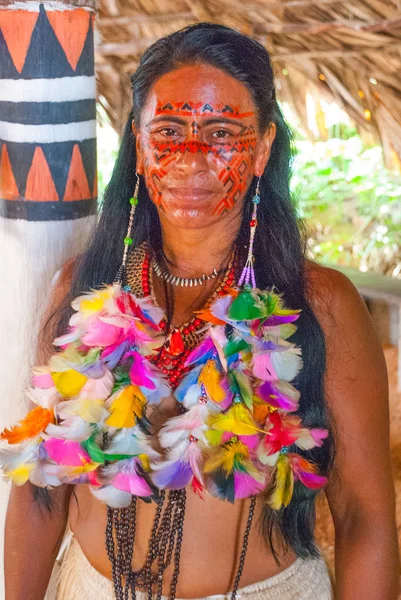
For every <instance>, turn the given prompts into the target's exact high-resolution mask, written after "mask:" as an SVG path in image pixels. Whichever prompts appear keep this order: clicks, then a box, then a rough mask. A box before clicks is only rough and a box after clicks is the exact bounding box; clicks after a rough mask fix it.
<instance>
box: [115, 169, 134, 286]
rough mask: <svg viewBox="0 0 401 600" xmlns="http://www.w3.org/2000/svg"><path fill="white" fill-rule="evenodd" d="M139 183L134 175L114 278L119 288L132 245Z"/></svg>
mask: <svg viewBox="0 0 401 600" xmlns="http://www.w3.org/2000/svg"><path fill="white" fill-rule="evenodd" d="M139 183H140V179H139V175H138V173H136V183H135V190H134V195H133V196H132V197H131V198H130V199H129V202H130V204H131V210H130V213H129V222H128V229H127V234H126V236H125V238H124V252H123V261H122V263H121V265H120V266H119V268H118V271H117V274H116V276H115V279H114V284H115V285H120V286H121V285H124V283H125V264H126V262H127V255H128V248H129V247H130V246H131V244H132V237H131V230H132V223H133V222H134V215H135V210H136V207H137V204H138V194H139Z"/></svg>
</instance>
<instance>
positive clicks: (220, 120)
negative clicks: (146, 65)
mask: <svg viewBox="0 0 401 600" xmlns="http://www.w3.org/2000/svg"><path fill="white" fill-rule="evenodd" d="M134 131H135V130H134ZM135 134H136V137H137V155H138V162H137V172H138V173H140V174H143V175H144V177H145V181H146V186H147V189H148V192H149V196H150V198H151V200H152V201H153V202H154V203H155V205H156V207H157V208H158V211H159V215H160V217H161V219H162V220H167V221H168V222H169V223H171V224H173V225H176V226H177V227H184V228H201V227H207V226H208V225H211V224H213V223H216V222H218V221H224V220H226V219H227V218H231V217H232V216H236V215H239V214H240V213H241V211H242V207H243V203H244V198H245V195H246V192H247V190H248V187H249V185H250V184H251V181H252V179H253V176H254V175H256V176H259V175H261V174H262V173H263V171H264V168H265V166H266V163H267V161H268V159H269V155H270V148H271V144H272V142H273V140H274V135H275V126H274V124H271V126H270V128H269V129H268V131H267V132H266V133H265V134H264V135H261V134H260V133H259V132H258V116H257V112H256V107H255V105H254V103H253V100H252V97H251V95H250V93H249V91H248V89H247V88H246V87H245V86H244V85H243V84H241V83H240V82H239V81H237V80H236V79H234V78H233V77H231V76H230V75H227V74H226V73H224V72H223V71H220V70H219V69H216V68H215V67H211V66H208V65H199V66H185V67H181V68H179V69H176V70H175V71H171V72H170V73H167V74H166V75H163V76H162V77H160V79H158V80H157V82H156V83H155V85H154V86H153V87H152V88H151V90H150V92H149V96H148V98H147V101H146V104H145V106H144V108H143V110H142V113H141V122H140V126H139V129H138V130H136V131H135Z"/></svg>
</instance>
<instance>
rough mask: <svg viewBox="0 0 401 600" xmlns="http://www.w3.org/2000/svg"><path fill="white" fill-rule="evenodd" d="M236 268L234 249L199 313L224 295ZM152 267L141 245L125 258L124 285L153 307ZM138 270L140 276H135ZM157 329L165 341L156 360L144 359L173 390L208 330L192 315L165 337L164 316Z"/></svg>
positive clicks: (151, 358)
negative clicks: (149, 301) (219, 280)
mask: <svg viewBox="0 0 401 600" xmlns="http://www.w3.org/2000/svg"><path fill="white" fill-rule="evenodd" d="M236 266H237V263H236V257H235V249H234V250H233V252H232V255H231V258H230V261H229V264H228V266H227V269H226V270H225V273H224V277H223V279H222V281H221V282H220V284H219V285H218V287H217V289H216V290H215V291H214V292H213V293H212V294H211V295H210V297H209V298H208V299H207V300H206V302H205V304H204V306H203V308H202V310H207V309H208V308H209V307H210V306H211V304H212V303H213V302H214V300H216V298H218V297H221V296H225V295H226V293H227V290H228V289H229V288H230V287H231V286H232V284H233V282H234V279H235V269H236ZM153 267H154V265H153V264H152V253H151V252H150V250H149V248H148V245H147V244H146V243H143V244H142V245H141V246H139V247H138V248H134V249H133V250H132V251H131V253H130V254H129V256H128V261H127V283H128V285H129V287H130V288H131V290H132V291H133V293H135V295H136V296H137V297H139V298H146V297H150V298H151V299H152V301H153V304H155V305H156V306H157V301H156V298H155V294H154V280H153V277H154V268H153ZM139 269H140V275H139V272H138V271H139ZM159 327H160V329H161V330H162V331H163V332H164V333H166V334H167V337H166V340H165V342H164V344H163V346H162V348H161V349H160V352H159V353H158V354H157V355H156V356H151V355H148V356H146V358H147V359H148V360H150V361H151V362H152V363H153V364H154V365H156V366H157V367H158V368H159V369H161V371H162V373H163V375H165V376H166V377H167V379H168V381H169V383H170V386H171V388H172V389H175V388H176V387H177V386H178V384H179V383H180V381H181V379H182V378H183V376H184V375H185V374H186V373H187V372H188V371H189V370H190V367H188V366H185V361H186V359H187V358H188V356H189V355H190V353H191V352H192V350H193V349H194V348H196V346H197V345H198V344H199V343H200V341H201V340H202V338H203V337H204V335H205V332H206V330H207V329H208V326H206V327H205V322H204V321H202V320H201V319H199V318H198V317H197V316H196V314H194V315H193V316H192V317H191V318H190V319H189V320H187V321H186V322H185V323H183V324H182V325H180V326H178V327H173V328H172V329H171V330H170V331H169V332H168V333H167V318H166V316H165V315H164V316H163V318H162V320H161V321H160V323H159Z"/></svg>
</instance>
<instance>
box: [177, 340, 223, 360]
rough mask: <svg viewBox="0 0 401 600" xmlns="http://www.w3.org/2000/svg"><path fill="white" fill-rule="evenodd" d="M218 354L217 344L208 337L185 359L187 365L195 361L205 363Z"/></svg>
mask: <svg viewBox="0 0 401 600" xmlns="http://www.w3.org/2000/svg"><path fill="white" fill-rule="evenodd" d="M216 356H217V350H216V346H215V345H214V343H213V340H212V338H211V337H207V338H206V339H205V340H203V342H201V343H200V344H199V346H198V347H197V348H195V350H192V352H191V354H190V355H189V356H188V358H187V360H186V361H185V366H188V365H191V364H193V363H197V362H198V363H200V364H202V365H203V364H205V363H206V362H207V361H208V360H209V359H210V358H215V357H216Z"/></svg>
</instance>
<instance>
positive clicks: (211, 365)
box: [199, 360, 226, 402]
mask: <svg viewBox="0 0 401 600" xmlns="http://www.w3.org/2000/svg"><path fill="white" fill-rule="evenodd" d="M220 382H221V375H220V373H219V372H218V370H217V369H216V364H215V362H214V360H208V361H207V363H206V364H205V366H204V367H203V369H202V371H201V374H200V376H199V383H201V384H202V383H203V385H204V386H205V389H206V393H207V395H208V396H209V398H211V399H212V400H213V401H214V402H222V401H223V400H224V398H225V397H226V391H225V390H224V388H222V387H221V385H220Z"/></svg>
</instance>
